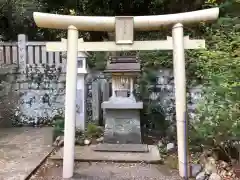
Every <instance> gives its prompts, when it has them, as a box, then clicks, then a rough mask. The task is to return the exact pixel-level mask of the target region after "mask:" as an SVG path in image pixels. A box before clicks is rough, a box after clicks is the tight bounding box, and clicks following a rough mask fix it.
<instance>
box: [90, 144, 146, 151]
mask: <svg viewBox="0 0 240 180" xmlns="http://www.w3.org/2000/svg"><path fill="white" fill-rule="evenodd" d="M93 150H94V151H102V152H148V151H149V150H148V145H146V144H98V145H96V146H95V147H94V148H93Z"/></svg>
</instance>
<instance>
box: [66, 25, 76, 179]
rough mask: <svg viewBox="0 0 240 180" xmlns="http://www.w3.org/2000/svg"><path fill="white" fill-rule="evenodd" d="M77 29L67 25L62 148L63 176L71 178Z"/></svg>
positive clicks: (74, 122) (73, 142)
mask: <svg viewBox="0 0 240 180" xmlns="http://www.w3.org/2000/svg"><path fill="white" fill-rule="evenodd" d="M77 56H78V30H77V28H76V27H74V26H72V25H70V26H68V35H67V69H66V95H65V126H64V149H63V178H71V177H72V176H73V170H74V153H75V150H74V148H75V125H76V89H77Z"/></svg>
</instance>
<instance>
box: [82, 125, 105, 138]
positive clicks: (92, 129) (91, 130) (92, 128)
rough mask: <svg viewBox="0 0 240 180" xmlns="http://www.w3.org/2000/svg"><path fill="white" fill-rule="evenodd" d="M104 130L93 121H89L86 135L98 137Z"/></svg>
mask: <svg viewBox="0 0 240 180" xmlns="http://www.w3.org/2000/svg"><path fill="white" fill-rule="evenodd" d="M102 133H103V130H102V129H101V128H100V127H98V126H97V125H95V124H93V123H88V126H87V131H86V136H87V137H89V138H98V137H100V136H101V135H102Z"/></svg>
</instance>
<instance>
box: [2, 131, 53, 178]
mask: <svg viewBox="0 0 240 180" xmlns="http://www.w3.org/2000/svg"><path fill="white" fill-rule="evenodd" d="M51 144H52V128H49V127H47V128H33V127H27V128H26V127H25V128H5V129H0V179H1V180H15V179H16V180H23V179H26V178H27V177H28V176H29V175H30V174H31V173H32V171H33V170H34V169H35V168H36V167H37V166H38V165H39V164H40V163H41V162H42V161H43V160H44V159H45V157H46V156H47V155H48V154H49V153H50V152H52V150H53V147H52V146H51Z"/></svg>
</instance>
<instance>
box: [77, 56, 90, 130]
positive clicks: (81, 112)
mask: <svg viewBox="0 0 240 180" xmlns="http://www.w3.org/2000/svg"><path fill="white" fill-rule="evenodd" d="M87 56H88V55H87V53H85V52H78V57H77V64H78V67H77V97H76V128H79V129H80V130H82V131H84V129H85V123H86V103H85V102H86V87H85V76H86V74H87V73H88V68H87V63H86V58H87Z"/></svg>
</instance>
